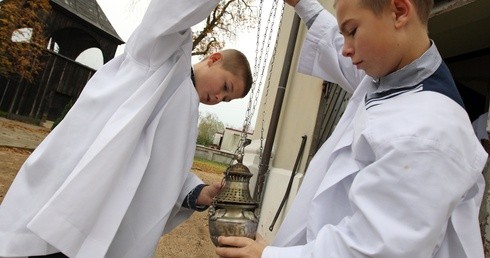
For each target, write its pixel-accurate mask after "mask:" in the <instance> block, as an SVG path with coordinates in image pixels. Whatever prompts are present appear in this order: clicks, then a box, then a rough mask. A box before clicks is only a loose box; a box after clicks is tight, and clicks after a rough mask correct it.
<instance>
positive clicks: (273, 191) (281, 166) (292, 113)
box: [243, 0, 333, 242]
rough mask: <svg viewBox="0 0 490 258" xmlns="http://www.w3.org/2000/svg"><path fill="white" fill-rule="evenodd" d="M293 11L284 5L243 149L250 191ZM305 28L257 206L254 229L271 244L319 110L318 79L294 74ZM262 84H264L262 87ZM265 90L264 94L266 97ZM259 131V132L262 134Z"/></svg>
mask: <svg viewBox="0 0 490 258" xmlns="http://www.w3.org/2000/svg"><path fill="white" fill-rule="evenodd" d="M320 2H321V3H322V4H323V5H324V6H327V5H329V6H331V4H328V3H333V1H332V0H323V1H322V0H320ZM293 17H294V10H293V9H292V8H291V7H289V6H286V7H285V11H284V16H283V20H282V23H281V29H280V34H279V41H278V42H279V43H278V46H277V48H276V55H275V57H274V58H275V59H274V62H273V63H274V67H273V68H272V70H271V72H270V73H269V75H268V76H269V77H270V85H269V88H268V89H267V88H264V90H263V92H264V93H263V97H262V99H261V103H260V106H259V109H258V116H257V120H256V123H255V125H256V126H255V129H254V132H255V133H254V135H253V136H252V140H253V141H252V144H250V145H249V146H248V147H247V148H246V149H245V157H244V160H243V163H244V165H246V166H248V168H249V169H250V171H251V172H252V173H253V174H254V175H255V176H254V177H252V179H251V180H250V185H251V192H252V193H253V192H254V189H255V183H256V180H257V176H256V175H257V173H258V170H259V164H260V156H259V154H260V151H259V150H260V148H261V145H262V147H263V144H265V138H266V137H267V132H268V129H269V126H270V124H269V123H270V120H271V115H272V111H273V106H274V100H275V98H276V93H277V88H278V84H279V78H280V76H281V70H282V64H283V63H284V62H285V60H284V57H285V54H286V48H287V42H288V39H289V36H290V34H291V25H292V22H293ZM306 32H307V29H306V26H305V24H304V23H303V22H301V24H300V28H299V31H298V38H297V42H296V47H295V53H294V55H293V60H292V61H291V71H290V74H289V79H288V83H287V85H286V93H285V96H284V101H283V105H282V109H281V115H280V118H279V122H278V125H277V131H276V137H275V141H274V147H273V150H272V155H271V160H270V163H269V172H268V174H267V175H266V177H267V178H268V179H267V180H266V186H265V187H264V193H263V194H262V196H263V200H262V208H261V215H260V221H259V229H258V233H259V234H261V235H262V236H264V238H265V239H266V240H267V241H269V242H271V241H272V239H273V238H274V236H275V234H276V231H277V229H278V228H279V226H280V225H281V223H282V221H283V219H284V214H285V213H286V212H287V210H288V208H289V206H290V204H291V201H292V200H293V199H294V197H295V196H296V192H297V190H298V188H299V186H300V184H301V181H302V178H303V174H304V169H305V166H306V160H307V158H308V153H309V149H310V146H311V139H312V135H313V130H314V127H315V122H316V117H317V113H318V105H319V102H320V97H321V91H322V80H320V79H318V78H314V77H311V76H307V75H303V74H299V73H298V72H297V71H296V70H297V69H296V68H297V66H298V57H299V52H300V49H301V45H302V43H303V41H304V38H305V35H306ZM265 87H267V85H265ZM265 92H268V94H267V99H266V98H265ZM262 121H264V122H262ZM262 132H263V133H262ZM303 135H306V136H307V141H306V146H305V149H304V152H303V155H302V158H301V164H300V166H299V168H298V171H297V175H296V176H295V180H294V183H293V186H292V189H291V193H290V195H289V201H288V202H287V204H286V205H285V208H284V209H283V211H282V214H281V215H280V216H279V218H278V220H277V222H276V223H275V226H274V230H273V231H272V232H271V231H269V226H270V225H271V223H272V221H273V219H274V216H275V213H276V211H277V209H278V207H279V205H280V203H281V201H282V198H283V196H284V194H285V191H286V188H287V185H288V182H289V178H290V175H291V173H292V169H293V166H294V163H295V161H296V158H297V156H298V150H299V148H300V144H301V137H302V136H303Z"/></svg>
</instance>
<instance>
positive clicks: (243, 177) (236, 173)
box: [215, 159, 257, 205]
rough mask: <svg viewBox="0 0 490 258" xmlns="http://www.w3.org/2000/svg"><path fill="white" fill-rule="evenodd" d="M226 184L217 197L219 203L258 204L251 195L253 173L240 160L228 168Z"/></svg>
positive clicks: (216, 200)
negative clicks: (250, 184) (250, 182)
mask: <svg viewBox="0 0 490 258" xmlns="http://www.w3.org/2000/svg"><path fill="white" fill-rule="evenodd" d="M224 174H225V178H224V182H225V184H224V186H223V189H221V192H220V193H219V194H218V195H217V196H216V197H215V202H216V203H217V204H219V203H223V204H226V203H228V204H245V205H249V204H253V205H255V204H257V202H256V201H254V200H253V199H252V197H251V195H250V190H249V180H250V177H252V173H250V170H249V169H248V167H247V166H245V165H243V164H242V163H241V160H240V159H239V160H238V163H235V164H233V165H231V166H229V167H228V168H227V169H226V172H225V173H224Z"/></svg>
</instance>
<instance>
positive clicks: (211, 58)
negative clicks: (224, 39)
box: [207, 52, 223, 66]
mask: <svg viewBox="0 0 490 258" xmlns="http://www.w3.org/2000/svg"><path fill="white" fill-rule="evenodd" d="M221 60H223V54H222V53H220V52H216V53H213V54H211V55H210V56H208V60H207V63H208V65H209V66H211V65H213V64H215V63H218V62H219V61H221Z"/></svg>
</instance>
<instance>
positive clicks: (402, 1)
mask: <svg viewBox="0 0 490 258" xmlns="http://www.w3.org/2000/svg"><path fill="white" fill-rule="evenodd" d="M286 2H287V3H288V4H290V5H292V6H295V10H296V12H297V13H298V14H299V16H300V17H301V18H302V19H303V20H304V21H305V22H306V24H307V25H308V26H311V27H309V32H308V36H307V38H306V40H305V42H304V45H303V49H302V53H301V61H300V67H299V70H300V71H301V72H304V73H307V74H311V75H315V76H318V77H321V78H323V79H325V80H327V81H331V82H335V83H337V84H339V85H340V86H342V87H343V88H344V89H345V90H347V91H349V92H351V93H353V95H352V97H351V98H350V100H349V104H348V105H347V108H346V110H345V112H344V114H343V116H342V118H341V119H340V121H339V122H338V124H337V126H336V128H335V130H334V132H333V133H332V135H331V136H330V137H329V138H328V139H327V141H326V142H325V143H324V144H323V146H322V147H321V148H320V149H319V150H318V152H317V153H316V155H315V157H314V158H313V159H312V160H311V162H310V164H309V166H308V170H307V171H306V173H305V178H304V180H303V182H302V185H301V187H300V190H299V192H298V195H297V196H296V198H295V200H294V202H293V205H292V206H291V208H290V209H289V211H288V214H287V215H286V218H285V220H284V222H283V223H282V225H281V227H280V229H279V231H278V233H277V235H276V237H275V239H274V241H273V243H272V244H271V245H270V246H267V244H266V243H265V242H264V241H263V239H261V238H260V237H259V236H258V238H257V240H256V241H253V240H251V239H248V238H241V237H220V239H219V241H220V244H222V245H227V246H236V247H239V248H223V247H219V248H217V249H216V252H217V254H219V255H220V256H221V257H262V258H266V257H267V258H269V257H281V258H289V257H291V258H293V257H294V258H296V257H302V258H306V257H322V258H328V257H336V258H338V257H342V258H347V257H396V258H412V257H445V258H447V257H454V258H462V257H467V258H474V257H477V258H479V257H483V247H482V240H481V236H480V228H479V221H478V212H479V207H480V203H481V200H482V195H483V192H484V180H483V177H482V174H481V172H482V169H483V167H484V164H485V162H486V160H487V154H486V152H485V151H484V150H483V148H482V146H481V145H480V143H479V142H478V140H477V139H476V137H475V135H474V132H473V129H472V127H471V123H470V120H469V117H468V115H467V113H466V111H465V109H464V107H463V103H462V100H461V97H460V96H459V93H458V92H457V89H456V85H455V83H454V81H453V79H452V77H451V74H450V73H449V70H448V69H447V67H446V66H445V64H444V62H443V61H442V58H441V56H440V54H439V53H438V51H437V48H436V46H435V44H434V42H432V41H431V40H430V39H429V37H428V33H427V21H428V16H429V13H430V10H431V8H432V5H433V3H432V1H430V0H386V1H385V0H379V1H378V0H337V1H335V5H334V6H335V8H336V14H337V22H336V21H335V18H334V17H333V16H332V15H331V14H329V13H328V12H327V11H326V10H324V9H323V7H322V6H321V5H320V4H319V3H318V2H316V1H315V0H300V1H299V0H286ZM311 19H314V21H313V22H310V21H311ZM337 24H338V25H337ZM339 25H340V26H339ZM341 35H342V36H343V37H342V36H341ZM356 68H357V69H356ZM358 69H359V70H358ZM361 70H362V71H361ZM365 74H366V75H365Z"/></svg>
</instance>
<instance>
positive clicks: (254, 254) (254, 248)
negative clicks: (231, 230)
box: [216, 234, 267, 258]
mask: <svg viewBox="0 0 490 258" xmlns="http://www.w3.org/2000/svg"><path fill="white" fill-rule="evenodd" d="M218 242H219V244H220V245H221V246H232V247H218V248H216V254H217V255H219V256H220V257H222V258H227V257H230V258H231V257H243V258H260V257H261V256H262V252H264V249H265V247H266V246H267V243H266V242H265V240H264V239H263V238H262V236H261V235H259V234H257V235H256V236H255V240H253V239H250V238H248V237H233V236H228V237H225V236H220V237H219V238H218Z"/></svg>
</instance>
